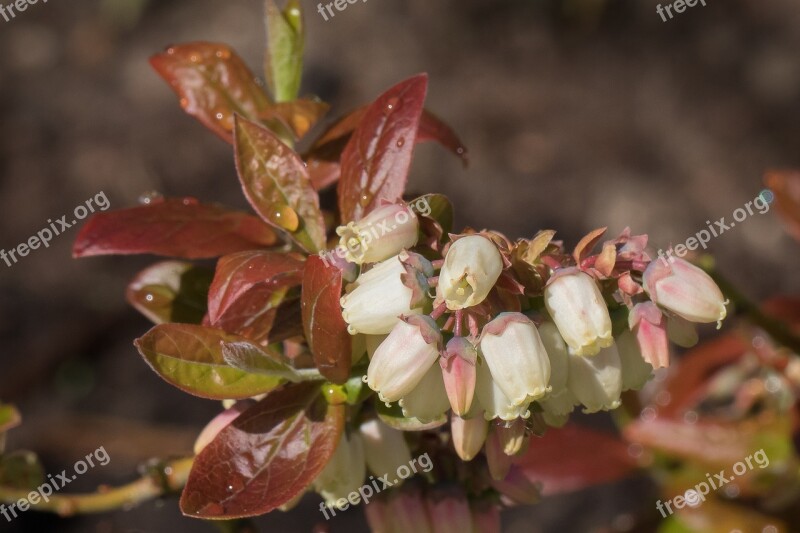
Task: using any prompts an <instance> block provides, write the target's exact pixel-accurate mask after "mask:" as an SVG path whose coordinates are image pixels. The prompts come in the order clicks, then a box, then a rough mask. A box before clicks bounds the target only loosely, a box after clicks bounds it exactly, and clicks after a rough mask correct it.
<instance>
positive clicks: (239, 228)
mask: <svg viewBox="0 0 800 533" xmlns="http://www.w3.org/2000/svg"><path fill="white" fill-rule="evenodd" d="M276 243H277V237H276V235H275V232H273V231H272V230H271V229H270V228H269V227H268V226H266V225H265V224H264V223H263V222H262V221H261V220H259V219H258V218H257V217H254V216H252V215H248V214H246V213H241V212H237V211H230V210H228V209H225V208H222V207H218V206H215V205H209V204H201V203H199V202H198V201H197V200H195V199H194V198H173V199H170V200H163V201H158V202H154V203H152V204H149V205H142V206H138V207H131V208H129V209H121V210H118V211H108V212H105V213H97V214H95V215H94V216H92V218H90V219H89V221H88V222H87V223H86V224H85V225H84V226H83V227H82V228H81V231H80V233H79V234H78V237H77V238H76V239H75V244H74V245H73V248H72V255H73V256H74V257H89V256H95V255H128V254H155V255H164V256H171V257H179V258H184V259H201V258H208V257H218V256H220V255H225V254H230V253H233V252H239V251H242V250H252V249H255V248H264V247H268V246H272V245H274V244H276Z"/></svg>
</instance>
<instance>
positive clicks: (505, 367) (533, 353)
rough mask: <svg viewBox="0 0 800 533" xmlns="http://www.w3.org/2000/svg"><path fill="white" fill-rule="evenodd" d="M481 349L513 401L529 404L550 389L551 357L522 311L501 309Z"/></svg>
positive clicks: (482, 341)
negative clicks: (502, 311) (512, 311)
mask: <svg viewBox="0 0 800 533" xmlns="http://www.w3.org/2000/svg"><path fill="white" fill-rule="evenodd" d="M481 353H483V358H484V360H485V361H486V364H487V365H488V366H489V370H490V371H491V374H492V377H493V378H494V381H495V383H497V386H498V387H500V389H501V390H502V391H503V393H504V394H505V395H506V397H507V398H508V399H509V400H510V401H511V404H512V405H522V404H529V403H530V402H532V401H533V400H536V399H538V398H541V397H542V396H544V395H545V394H546V393H548V392H549V391H550V388H549V387H548V382H549V381H550V359H549V358H548V356H547V352H546V351H545V349H544V346H543V345H542V339H541V338H540V337H539V332H538V331H537V330H536V326H535V325H534V324H533V322H531V321H530V319H529V318H528V317H526V316H525V315H523V314H522V313H501V314H500V315H498V316H497V318H495V319H494V320H492V321H491V322H489V323H488V324H487V325H486V326H485V327H484V328H483V333H482V334H481Z"/></svg>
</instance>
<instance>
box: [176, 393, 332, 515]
mask: <svg viewBox="0 0 800 533" xmlns="http://www.w3.org/2000/svg"><path fill="white" fill-rule="evenodd" d="M343 426H344V406H342V405H338V406H334V405H327V404H326V403H325V402H324V400H322V399H321V396H320V388H319V384H314V383H300V384H293V385H286V386H284V387H282V388H280V389H278V390H275V391H273V392H271V393H270V394H269V395H268V396H267V397H266V398H264V399H263V400H261V401H260V402H258V403H257V404H256V405H254V406H253V407H251V408H249V409H248V410H247V411H245V412H244V413H242V414H241V415H239V417H238V418H236V420H234V421H233V422H232V423H231V424H230V425H228V426H227V427H225V429H223V430H222V431H221V432H220V433H219V434H218V435H217V436H216V438H214V440H213V441H212V442H211V443H209V444H208V446H206V447H205V448H204V449H203V451H202V452H200V454H199V455H198V456H197V457H196V459H195V462H194V465H193V466H192V471H191V472H190V474H189V479H188V481H187V483H186V487H185V488H184V490H183V496H182V497H181V510H182V511H183V513H184V514H186V515H187V516H191V517H195V518H204V519H221V518H227V519H232V518H241V517H247V516H256V515H261V514H264V513H268V512H270V511H272V510H273V509H275V508H277V507H279V506H281V505H283V504H284V503H286V502H288V501H290V500H291V499H292V498H294V497H295V496H297V495H298V494H299V493H300V492H301V491H303V490H304V489H305V488H306V487H307V486H308V485H309V484H310V483H311V482H312V481H313V480H314V478H315V477H317V475H318V474H319V473H320V472H321V471H322V469H323V468H324V467H325V465H326V464H327V462H328V461H329V460H330V458H331V456H332V455H333V452H334V451H335V449H336V446H337V445H338V443H339V438H340V436H341V432H342V427H343Z"/></svg>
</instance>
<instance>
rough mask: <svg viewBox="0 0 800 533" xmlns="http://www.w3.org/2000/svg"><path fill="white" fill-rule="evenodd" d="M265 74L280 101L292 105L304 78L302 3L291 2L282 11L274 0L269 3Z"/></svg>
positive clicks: (267, 7)
mask: <svg viewBox="0 0 800 533" xmlns="http://www.w3.org/2000/svg"><path fill="white" fill-rule="evenodd" d="M266 14H267V20H266V22H267V46H268V48H267V57H266V65H265V70H266V75H267V82H268V83H269V86H270V89H271V90H272V94H273V95H274V97H275V100H276V101H278V102H289V101H291V100H294V99H295V98H297V95H298V94H299V93H300V81H301V79H302V76H303V49H304V47H305V28H304V25H303V8H302V6H301V5H300V0H289V1H288V2H287V3H286V7H285V8H284V9H283V11H281V10H280V8H279V7H278V6H277V4H276V3H275V0H266Z"/></svg>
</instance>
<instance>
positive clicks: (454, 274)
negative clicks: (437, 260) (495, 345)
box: [436, 235, 503, 311]
mask: <svg viewBox="0 0 800 533" xmlns="http://www.w3.org/2000/svg"><path fill="white" fill-rule="evenodd" d="M502 271H503V258H502V256H501V255H500V252H499V251H498V249H497V246H496V245H495V244H494V243H493V242H492V241H490V240H489V239H487V238H486V237H483V236H482V235H468V236H466V237H462V238H460V239H458V240H456V241H455V242H453V244H451V245H450V249H449V250H448V251H447V255H446V256H445V258H444V266H442V270H441V272H440V273H439V284H438V285H437V287H436V300H437V302H441V301H443V302H445V303H446V304H447V308H448V309H450V310H452V311H456V310H458V309H465V308H467V307H472V306H474V305H478V304H479V303H481V302H482V301H483V300H485V299H486V296H488V295H489V291H491V290H492V287H494V285H495V283H497V279H498V278H499V277H500V273H501V272H502Z"/></svg>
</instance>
